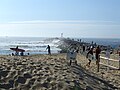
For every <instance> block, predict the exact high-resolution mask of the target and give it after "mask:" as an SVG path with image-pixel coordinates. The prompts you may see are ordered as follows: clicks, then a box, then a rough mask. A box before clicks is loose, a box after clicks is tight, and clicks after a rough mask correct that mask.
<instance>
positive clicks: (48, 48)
mask: <svg viewBox="0 0 120 90" xmlns="http://www.w3.org/2000/svg"><path fill="white" fill-rule="evenodd" d="M46 50H48V54H49V55H51V50H50V46H49V45H48V46H47V48H46Z"/></svg>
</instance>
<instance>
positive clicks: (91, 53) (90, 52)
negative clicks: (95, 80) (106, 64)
mask: <svg viewBox="0 0 120 90" xmlns="http://www.w3.org/2000/svg"><path fill="white" fill-rule="evenodd" d="M86 57H87V58H88V60H89V62H88V63H87V64H86V66H88V67H90V63H91V60H92V59H93V47H91V48H90V50H89V51H88V53H87V56H86Z"/></svg>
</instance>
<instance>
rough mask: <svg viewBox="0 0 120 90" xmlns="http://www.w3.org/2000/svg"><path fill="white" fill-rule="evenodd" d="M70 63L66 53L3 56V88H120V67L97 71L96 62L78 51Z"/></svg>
mask: <svg viewBox="0 0 120 90" xmlns="http://www.w3.org/2000/svg"><path fill="white" fill-rule="evenodd" d="M77 61H78V65H75V64H74V63H72V66H69V64H68V60H66V54H55V55H51V56H49V55H33V56H23V57H21V56H0V90H119V89H118V88H120V85H119V83H120V71H113V70H111V71H109V72H106V69H105V67H102V66H101V68H100V72H99V73H97V72H96V65H95V62H92V64H91V67H90V68H85V64H86V63H87V62H88V61H87V59H86V58H85V57H84V56H82V55H80V54H79V55H77Z"/></svg>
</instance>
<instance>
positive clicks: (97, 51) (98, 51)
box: [95, 45, 101, 64]
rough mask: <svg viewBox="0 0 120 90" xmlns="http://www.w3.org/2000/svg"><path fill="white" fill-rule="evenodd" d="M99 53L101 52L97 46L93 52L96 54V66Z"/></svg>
mask: <svg viewBox="0 0 120 90" xmlns="http://www.w3.org/2000/svg"><path fill="white" fill-rule="evenodd" d="M100 52H101V49H100V47H99V45H98V46H97V48H96V50H95V53H96V55H95V56H96V60H97V61H96V64H98V63H99V62H100Z"/></svg>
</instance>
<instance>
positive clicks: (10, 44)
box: [0, 37, 120, 55]
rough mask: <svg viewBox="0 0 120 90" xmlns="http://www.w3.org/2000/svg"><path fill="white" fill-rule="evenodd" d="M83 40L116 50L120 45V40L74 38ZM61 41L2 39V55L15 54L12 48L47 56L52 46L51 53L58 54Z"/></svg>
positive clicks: (0, 46) (30, 38) (24, 38)
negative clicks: (47, 48)
mask: <svg viewBox="0 0 120 90" xmlns="http://www.w3.org/2000/svg"><path fill="white" fill-rule="evenodd" d="M74 39H75V40H78V39H81V40H82V41H84V42H88V43H91V42H92V41H93V42H94V43H95V42H96V43H97V44H99V45H106V46H107V45H110V46H112V47H113V48H116V47H118V46H119V45H120V39H104V38H102V39H101V38H74ZM59 41H60V40H59V39H54V40H50V39H49V38H42V37H0V55H9V54H12V53H15V52H14V51H12V50H10V48H16V46H18V47H19V48H20V49H24V50H25V53H24V54H26V55H27V54H28V53H30V54H31V55H33V54H47V50H46V47H47V45H50V47H51V53H58V52H59V51H60V50H61V49H59V48H57V47H58V42H59Z"/></svg>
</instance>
